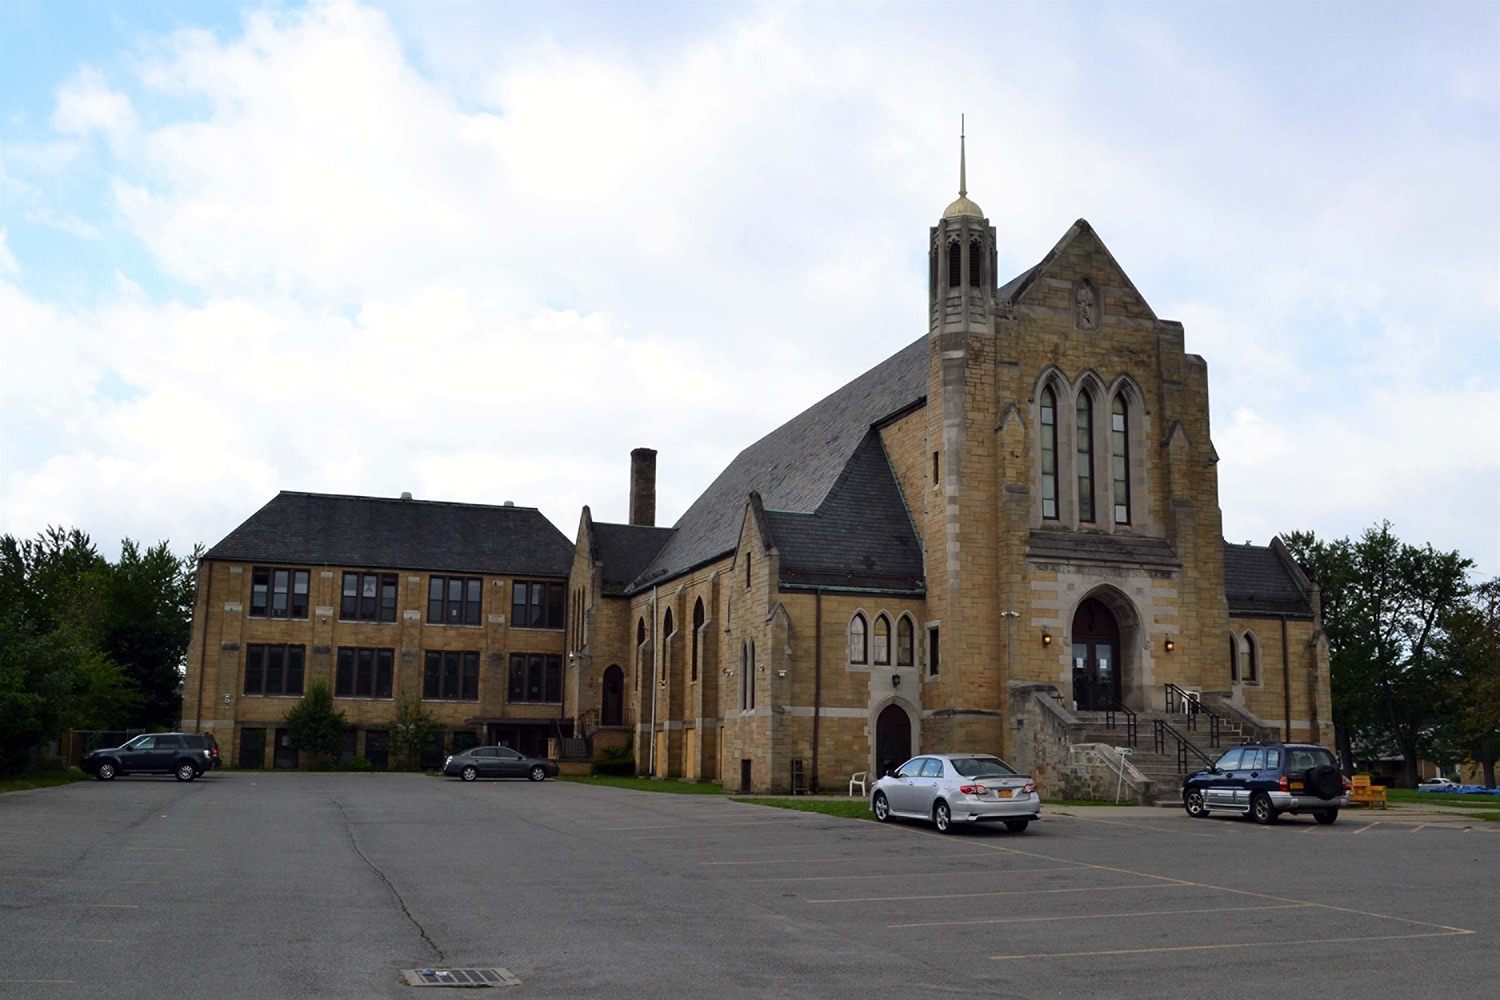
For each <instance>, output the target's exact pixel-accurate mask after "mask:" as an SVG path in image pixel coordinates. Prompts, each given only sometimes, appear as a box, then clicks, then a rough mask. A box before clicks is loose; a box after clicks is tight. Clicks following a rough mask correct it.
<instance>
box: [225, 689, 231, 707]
mask: <svg viewBox="0 0 1500 1000" xmlns="http://www.w3.org/2000/svg"><path fill="white" fill-rule="evenodd" d="M229 701H230V699H229V694H228V692H226V693H225V694H224V704H226V705H228V704H229Z"/></svg>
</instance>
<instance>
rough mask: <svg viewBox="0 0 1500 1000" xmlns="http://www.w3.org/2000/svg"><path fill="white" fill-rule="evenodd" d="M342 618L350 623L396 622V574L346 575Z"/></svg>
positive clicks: (341, 605) (340, 604)
mask: <svg viewBox="0 0 1500 1000" xmlns="http://www.w3.org/2000/svg"><path fill="white" fill-rule="evenodd" d="M339 618H340V619H341V620H343V621H346V622H353V621H358V622H393V621H395V620H396V574H395V573H345V574H344V587H343V592H342V599H341V600H340V602H339Z"/></svg>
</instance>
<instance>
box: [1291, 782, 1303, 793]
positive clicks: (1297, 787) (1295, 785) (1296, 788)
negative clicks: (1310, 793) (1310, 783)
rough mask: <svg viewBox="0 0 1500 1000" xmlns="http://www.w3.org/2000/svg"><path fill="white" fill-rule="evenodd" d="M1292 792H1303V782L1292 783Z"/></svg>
mask: <svg viewBox="0 0 1500 1000" xmlns="http://www.w3.org/2000/svg"><path fill="white" fill-rule="evenodd" d="M1292 791H1294V792H1300V791H1302V782H1300V781H1294V782H1292Z"/></svg>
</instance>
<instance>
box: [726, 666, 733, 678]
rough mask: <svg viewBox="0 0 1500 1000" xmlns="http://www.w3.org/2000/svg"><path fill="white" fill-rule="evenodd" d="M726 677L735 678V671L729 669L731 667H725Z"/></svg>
mask: <svg viewBox="0 0 1500 1000" xmlns="http://www.w3.org/2000/svg"><path fill="white" fill-rule="evenodd" d="M724 676H725V677H733V676H734V671H733V670H732V669H731V668H729V667H725V668H724Z"/></svg>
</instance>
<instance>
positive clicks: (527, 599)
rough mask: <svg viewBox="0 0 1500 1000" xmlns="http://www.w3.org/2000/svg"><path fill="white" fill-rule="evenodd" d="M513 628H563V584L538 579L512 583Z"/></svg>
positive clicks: (511, 624) (511, 609)
mask: <svg viewBox="0 0 1500 1000" xmlns="http://www.w3.org/2000/svg"><path fill="white" fill-rule="evenodd" d="M510 626H511V628H562V627H563V585H562V584H560V583H543V582H541V581H536V580H517V581H516V582H515V583H513V584H511V595H510Z"/></svg>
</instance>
